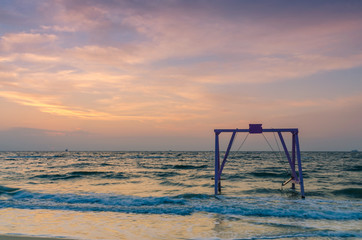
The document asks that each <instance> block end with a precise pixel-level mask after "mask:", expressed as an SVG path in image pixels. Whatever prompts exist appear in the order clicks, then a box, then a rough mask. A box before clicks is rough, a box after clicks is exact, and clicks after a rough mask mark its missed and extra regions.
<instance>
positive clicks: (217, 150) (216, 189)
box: [214, 132, 220, 195]
mask: <svg viewBox="0 0 362 240" xmlns="http://www.w3.org/2000/svg"><path fill="white" fill-rule="evenodd" d="M219 134H220V133H218V132H215V177H214V179H215V195H217V194H218V193H219V177H218V175H219V167H220V151H219Z"/></svg>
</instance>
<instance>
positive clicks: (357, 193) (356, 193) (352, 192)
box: [332, 188, 362, 198]
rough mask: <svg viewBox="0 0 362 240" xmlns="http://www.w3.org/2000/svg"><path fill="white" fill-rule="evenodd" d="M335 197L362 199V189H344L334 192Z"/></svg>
mask: <svg viewBox="0 0 362 240" xmlns="http://www.w3.org/2000/svg"><path fill="white" fill-rule="evenodd" d="M332 193H333V194H334V195H343V196H348V197H353V198H362V188H344V189H340V190H334V191H332Z"/></svg>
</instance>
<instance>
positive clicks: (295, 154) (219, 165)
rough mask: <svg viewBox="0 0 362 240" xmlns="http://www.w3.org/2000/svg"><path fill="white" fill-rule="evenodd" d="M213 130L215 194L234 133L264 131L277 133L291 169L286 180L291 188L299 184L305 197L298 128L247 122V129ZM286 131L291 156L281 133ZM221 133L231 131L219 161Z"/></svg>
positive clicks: (219, 190) (218, 191)
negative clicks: (290, 141)
mask: <svg viewBox="0 0 362 240" xmlns="http://www.w3.org/2000/svg"><path fill="white" fill-rule="evenodd" d="M214 132H215V177H214V180H215V185H214V188H215V195H218V194H220V193H221V174H222V171H223V170H224V167H225V164H226V162H227V158H228V156H229V153H230V150H231V147H232V144H233V142H234V139H235V135H236V133H238V132H248V133H250V134H260V133H264V132H273V133H278V136H279V139H280V142H281V143H282V146H283V149H284V153H285V156H286V158H287V160H288V163H289V167H290V170H291V178H290V180H288V182H290V181H291V182H292V188H294V185H295V184H299V185H300V191H301V195H302V198H305V194H304V183H303V171H302V160H301V156H300V147H299V139H298V128H270V129H263V128H262V125H261V124H249V129H238V128H236V129H214ZM288 132H289V133H291V134H292V156H290V154H289V151H288V148H287V146H286V144H285V141H284V138H283V134H282V133H288ZM221 133H232V135H231V138H230V141H229V144H228V147H227V149H226V152H225V155H224V157H223V161H222V162H220V147H219V135H220V134H221ZM296 160H297V165H298V175H297V173H296V171H295V162H296ZM285 184H286V183H285Z"/></svg>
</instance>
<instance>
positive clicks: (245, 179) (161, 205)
mask: <svg viewBox="0 0 362 240" xmlns="http://www.w3.org/2000/svg"><path fill="white" fill-rule="evenodd" d="M301 155H302V164H303V176H304V185H305V195H306V198H305V199H302V198H301V195H300V189H299V186H298V185H297V186H296V189H295V190H293V189H291V185H290V184H288V185H286V186H282V183H283V182H284V181H285V180H287V179H288V178H289V177H290V175H289V174H290V173H289V172H288V162H287V160H286V159H283V158H280V156H279V155H278V154H275V153H274V152H271V151H270V152H268V151H240V152H231V154H230V156H229V161H228V162H227V164H226V165H225V169H224V172H223V175H222V194H220V195H218V196H215V195H214V180H213V177H214V152H213V151H200V152H197V151H192V152H188V151H183V152H177V151H162V152H158V151H154V152H152V151H139V152H137V151H132V152H127V151H125V152H99V151H97V152H76V151H69V152H66V151H64V152H0V234H10V235H14V236H38V237H39V236H40V237H55V238H60V239H61V238H70V239H87V240H92V239H362V231H361V229H362V184H361V183H362V182H361V176H362V175H361V171H362V153H361V152H302V153H301Z"/></svg>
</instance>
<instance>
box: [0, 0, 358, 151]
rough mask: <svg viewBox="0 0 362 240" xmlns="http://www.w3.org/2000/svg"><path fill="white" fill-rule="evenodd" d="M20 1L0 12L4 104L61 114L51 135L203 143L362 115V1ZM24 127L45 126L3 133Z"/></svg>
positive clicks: (50, 127)
mask: <svg viewBox="0 0 362 240" xmlns="http://www.w3.org/2000/svg"><path fill="white" fill-rule="evenodd" d="M19 4H23V2H22V1H4V2H2V3H0V7H1V8H2V10H1V12H2V17H1V18H0V101H2V108H3V111H5V112H6V111H7V107H10V105H11V104H10V103H15V104H19V105H22V106H25V107H29V108H32V109H33V110H36V111H39V112H41V113H47V114H49V116H51V117H52V119H53V120H52V121H53V123H52V124H50V123H48V122H46V121H45V122H44V124H43V125H44V127H43V129H48V130H49V131H57V130H58V129H56V127H54V126H56V125H57V123H60V121H67V122H69V124H70V125H72V124H73V125H74V124H79V127H80V128H82V129H83V128H84V130H85V131H87V132H95V133H97V134H101V135H102V134H103V133H102V132H101V131H102V130H100V129H103V128H102V127H100V126H101V125H110V123H111V122H112V124H111V125H112V126H113V127H114V128H113V129H114V130H113V134H116V135H117V134H118V135H121V134H122V133H123V132H124V131H125V129H127V130H130V129H132V128H134V131H135V132H137V134H139V136H142V131H143V129H144V128H147V127H148V128H150V129H152V131H153V133H154V134H160V132H162V133H165V134H169V135H172V133H174V134H176V135H177V134H180V133H181V132H189V133H192V134H194V135H195V136H197V137H201V136H206V135H207V134H206V132H207V131H210V132H212V130H213V129H214V128H218V127H228V128H234V127H238V128H242V127H246V126H240V125H245V124H247V123H248V122H252V121H257V122H263V123H264V124H266V125H273V126H275V127H280V124H284V125H285V124H286V125H287V126H286V127H288V126H295V127H298V126H301V127H302V128H304V129H306V128H308V127H311V126H310V124H311V123H310V121H309V120H308V121H307V120H305V119H313V116H314V114H315V113H316V112H323V111H326V112H327V111H328V113H329V112H330V111H331V112H334V113H335V120H333V121H335V125H333V124H332V126H334V127H335V128H339V127H340V126H339V124H340V121H339V120H337V119H343V118H345V117H346V116H343V115H345V114H352V112H353V114H352V115H353V119H354V118H356V116H358V117H362V113H361V111H358V112H357V113H356V112H355V108H356V106H360V105H362V98H361V96H362V91H361V90H362V83H361V78H360V76H361V75H362V46H361V44H360V43H361V42H362V4H361V3H360V2H359V1H346V2H340V1H328V2H326V1H303V2H295V3H290V2H289V1H283V0H278V1H261V2H258V3H255V2H253V1H232V0H230V1H216V0H213V1H208V2H204V1H199V0H196V1H144V2H142V1H140V2H139V1H95V0H94V1H93V0H90V1H71V0H57V1H55V0H54V1H35V2H26V5H27V7H26V8H17V5H19ZM26 9H31V10H26ZM343 71H344V72H345V73H346V76H345V77H343V78H340V79H339V80H338V81H329V80H328V79H329V78H330V76H332V75H333V74H337V73H340V72H343ZM348 72H350V74H349V73H348ZM352 73H353V74H352ZM312 79H316V80H312ZM293 84H294V85H295V86H298V87H294V86H293ZM301 91H302V92H301ZM347 92H348V94H346V93H347ZM345 111H347V112H348V113H346V112H345ZM300 114H302V115H303V116H302V117H297V116H300ZM39 116H40V115H39ZM36 117H37V116H36V115H35V116H32V118H34V119H36ZM63 117H66V120H64V118H63ZM39 119H40V117H39ZM287 119H288V120H287ZM301 119H304V120H303V121H302V120H301ZM39 121H40V120H39ZM41 121H44V120H41ZM129 121H131V122H129ZM132 121H133V123H132ZM323 121H330V119H327V118H325V119H323V118H320V119H318V122H316V123H314V124H317V125H323ZM358 121H359V120H358V119H355V120H354V121H353V122H354V123H356V124H357V123H358ZM85 122H87V124H84V123H85ZM71 123H72V124H71ZM132 124H133V125H132ZM139 124H142V126H144V128H142V129H141V127H140V125H139ZM89 126H92V127H89ZM95 126H99V128H97V127H95ZM16 127H24V128H32V127H35V126H33V125H32V124H29V125H24V126H15V125H13V124H12V122H11V121H5V120H3V122H1V129H0V130H6V129H10V128H16ZM98 129H99V130H98ZM354 131H357V132H359V133H360V134H362V128H361V127H358V129H357V130H356V129H352V128H351V129H347V130H346V134H348V133H349V132H354ZM129 132H130V131H129ZM321 133H322V132H321ZM54 137H56V134H55V135H54ZM104 144H106V143H104ZM160 144H161V143H160ZM142 146H143V145H142ZM195 146H197V144H195ZM346 146H347V145H344V147H341V148H346ZM0 147H1V146H0ZM324 147H325V146H324ZM356 147H357V146H356ZM356 147H355V148H356ZM181 148H182V146H181ZM196 148H197V147H196ZM321 148H323V146H322V145H321ZM135 149H137V146H135ZM0 150H1V149H0Z"/></svg>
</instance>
